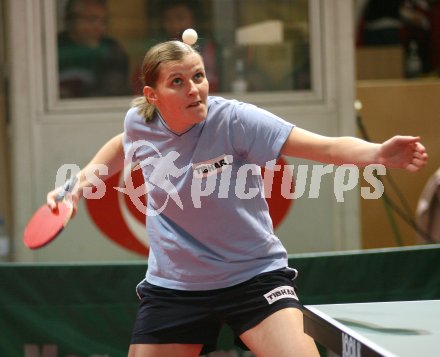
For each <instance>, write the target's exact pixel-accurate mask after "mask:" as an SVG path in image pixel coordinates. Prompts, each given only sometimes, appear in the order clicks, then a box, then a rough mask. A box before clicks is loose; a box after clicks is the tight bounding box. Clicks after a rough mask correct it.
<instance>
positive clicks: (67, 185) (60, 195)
mask: <svg viewBox="0 0 440 357" xmlns="http://www.w3.org/2000/svg"><path fill="white" fill-rule="evenodd" d="M77 181H78V178H77V177H76V176H73V177H72V178H70V179H69V180H67V181H66V182H65V183H64V185H63V188H62V189H61V191H60V193H58V195H57V197H56V198H55V200H56V201H57V202H60V201H62V200H63V199H64V197H66V194H67V193H69V192H72V191H73V188H74V187H75V185H76V182H77Z"/></svg>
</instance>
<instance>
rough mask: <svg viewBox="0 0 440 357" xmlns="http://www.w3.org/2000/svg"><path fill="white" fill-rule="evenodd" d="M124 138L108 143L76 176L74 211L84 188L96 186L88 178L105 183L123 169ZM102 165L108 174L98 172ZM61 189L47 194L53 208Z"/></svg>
mask: <svg viewBox="0 0 440 357" xmlns="http://www.w3.org/2000/svg"><path fill="white" fill-rule="evenodd" d="M122 136H123V133H121V134H118V135H116V136H115V137H113V138H112V139H110V140H109V141H107V142H106V143H105V144H104V145H103V146H102V147H101V149H99V150H98V152H97V153H96V155H95V156H94V157H93V159H92V160H91V161H90V162H89V163H88V164H87V165H86V166H85V167H84V168H83V169H82V170H81V171H80V172H79V173H78V174H77V175H76V179H77V185H76V187H75V189H74V191H73V192H72V195H71V197H72V203H73V206H74V211H76V209H77V204H78V201H79V200H80V198H81V197H82V195H83V190H84V188H85V187H91V186H93V185H94V183H93V182H91V181H90V180H89V179H88V178H91V177H95V178H99V179H100V180H102V181H105V179H106V178H108V177H111V176H112V175H114V174H115V173H117V172H119V171H120V170H121V169H122V168H123V166H124V147H123V143H122ZM102 165H105V166H106V167H107V169H108V170H107V173H106V174H103V173H102V172H100V171H99V170H98V167H99V166H101V167H102ZM61 189H62V187H57V188H56V189H55V190H53V191H51V192H49V193H48V194H47V204H48V205H49V206H50V207H51V208H55V207H56V205H57V203H56V196H57V195H58V193H59V192H60V190H61Z"/></svg>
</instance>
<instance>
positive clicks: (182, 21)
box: [134, 0, 221, 94]
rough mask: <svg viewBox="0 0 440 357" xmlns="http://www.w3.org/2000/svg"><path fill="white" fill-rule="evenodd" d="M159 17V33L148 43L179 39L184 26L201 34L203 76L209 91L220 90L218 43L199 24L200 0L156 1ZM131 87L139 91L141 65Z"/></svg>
mask: <svg viewBox="0 0 440 357" xmlns="http://www.w3.org/2000/svg"><path fill="white" fill-rule="evenodd" d="M158 6H159V17H160V19H161V21H160V24H161V26H162V28H161V29H160V32H159V35H158V36H157V37H156V38H153V39H152V40H151V41H149V44H150V46H148V47H151V46H152V45H155V44H157V43H160V42H164V41H168V40H179V41H181V40H182V33H183V31H185V30H186V29H189V28H193V29H195V30H196V31H197V32H198V33H199V35H200V38H199V39H198V41H197V46H198V51H199V52H200V54H201V55H202V57H203V60H204V64H205V71H206V76H207V77H208V79H209V88H210V91H211V92H217V91H219V90H220V83H219V82H220V61H221V59H220V53H219V46H218V45H217V44H216V43H215V42H214V41H213V40H212V39H209V38H207V37H206V34H204V31H203V30H201V29H200V28H199V26H200V25H201V24H199V23H197V21H196V20H197V19H200V18H202V14H200V12H201V10H200V9H201V7H202V3H201V2H199V1H198V0H160V1H158ZM134 77H135V78H134V82H135V83H134V87H135V88H134V91H135V93H136V94H142V89H143V87H144V85H143V84H142V83H141V79H140V77H141V73H140V66H139V69H138V71H137V72H136V73H135V75H134Z"/></svg>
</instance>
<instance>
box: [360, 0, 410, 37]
mask: <svg viewBox="0 0 440 357" xmlns="http://www.w3.org/2000/svg"><path fill="white" fill-rule="evenodd" d="M404 3H405V0H368V1H367V2H366V4H365V5H364V6H365V7H364V10H363V13H362V15H361V21H360V24H359V33H358V44H359V45H364V46H379V45H399V44H401V42H402V35H401V30H402V19H401V16H400V9H401V7H402V6H403V4H404Z"/></svg>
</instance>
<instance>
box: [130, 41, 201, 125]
mask: <svg viewBox="0 0 440 357" xmlns="http://www.w3.org/2000/svg"><path fill="white" fill-rule="evenodd" d="M192 53H197V54H198V55H200V53H199V52H198V51H197V50H196V48H195V47H192V46H189V45H187V44H186V43H183V42H180V41H167V42H162V43H159V44H157V45H155V46H153V47H152V48H150V49H149V50H148V52H147V53H146V55H145V57H144V61H143V62H142V74H141V79H142V82H143V85H144V86H149V87H152V88H154V87H155V86H156V84H157V80H158V79H159V72H160V65H161V64H162V63H167V62H172V61H181V60H182V59H183V58H184V57H185V56H187V55H189V54H192ZM131 105H132V106H133V107H137V108H138V109H139V110H138V112H139V114H141V115H142V116H143V117H144V118H145V120H146V121H147V122H149V121H151V120H152V119H153V117H154V115H155V113H156V106H155V105H154V104H150V103H148V101H147V99H146V98H145V97H144V96H141V97H137V98H135V99H133V101H132V102H131Z"/></svg>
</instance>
